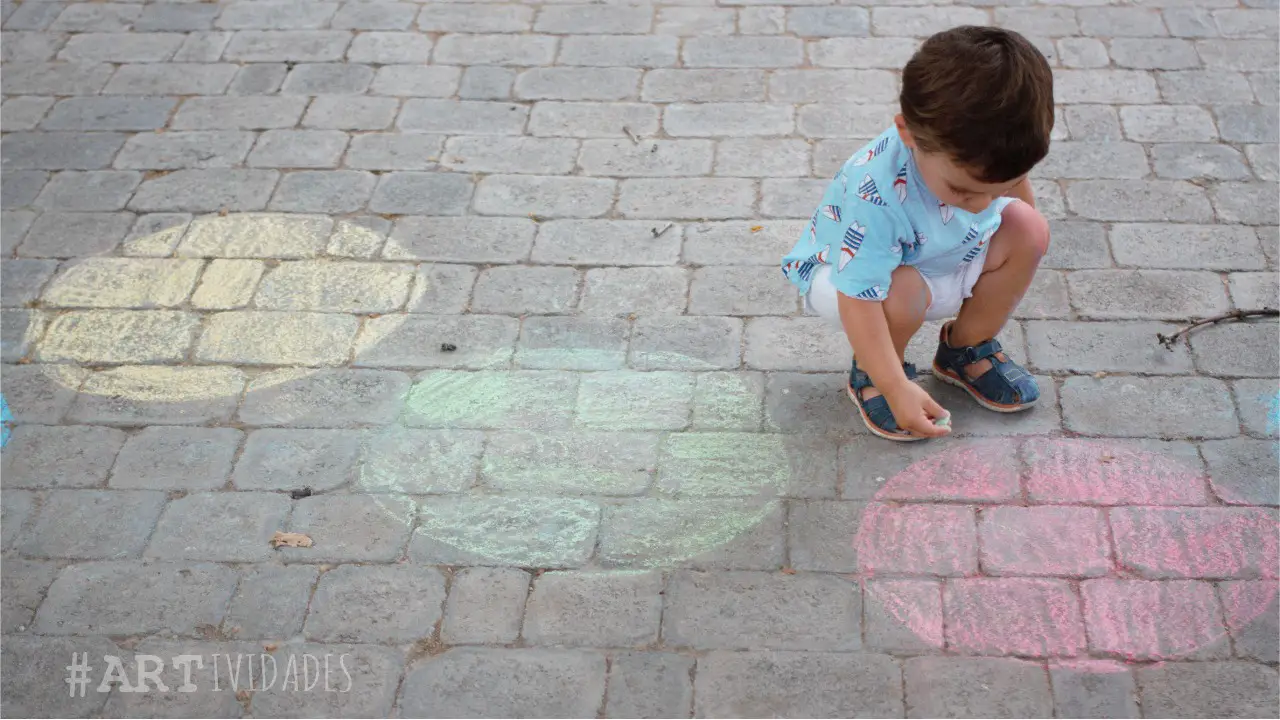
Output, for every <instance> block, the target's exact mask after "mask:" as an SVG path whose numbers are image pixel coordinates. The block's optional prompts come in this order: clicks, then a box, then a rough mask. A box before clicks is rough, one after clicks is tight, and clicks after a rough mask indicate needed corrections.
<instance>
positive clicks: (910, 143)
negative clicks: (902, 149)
mask: <svg viewBox="0 0 1280 720" xmlns="http://www.w3.org/2000/svg"><path fill="white" fill-rule="evenodd" d="M893 124H894V126H895V127H897V128H898V137H900V138H902V144H903V145H906V146H907V147H909V148H911V149H912V150H915V149H916V141H915V138H913V137H911V131H910V130H908V129H907V119H906V118H904V117H902V113H898V114H897V115H894V116H893Z"/></svg>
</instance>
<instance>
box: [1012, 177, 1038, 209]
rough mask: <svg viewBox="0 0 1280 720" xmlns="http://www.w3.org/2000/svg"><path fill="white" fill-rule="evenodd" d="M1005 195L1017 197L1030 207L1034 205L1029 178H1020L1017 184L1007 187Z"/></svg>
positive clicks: (1034, 197) (1033, 195)
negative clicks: (1007, 190)
mask: <svg viewBox="0 0 1280 720" xmlns="http://www.w3.org/2000/svg"><path fill="white" fill-rule="evenodd" d="M1005 197H1011V198H1017V199H1019V200H1021V201H1022V202H1024V203H1026V204H1028V205H1030V206H1031V207H1035V206H1036V196H1035V194H1034V193H1033V192H1032V191H1031V179H1030V178H1025V177H1024V178H1022V180H1021V181H1020V182H1018V184H1017V185H1014V186H1013V187H1011V188H1009V192H1007V193H1005Z"/></svg>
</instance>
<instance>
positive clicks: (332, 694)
mask: <svg viewBox="0 0 1280 720" xmlns="http://www.w3.org/2000/svg"><path fill="white" fill-rule="evenodd" d="M1103 2H1105V0H1078V2H1073V0H1062V1H1058V0H1048V1H1047V2H1030V1H1028V0H1020V1H1018V2H1015V3H1009V4H1005V3H994V2H993V3H990V5H988V4H987V3H985V2H984V1H983V0H977V1H976V3H975V4H964V3H960V4H946V5H939V6H930V5H929V3H927V2H922V1H921V0H901V1H900V2H898V1H896V0H888V1H887V2H884V3H881V2H879V0H870V1H869V2H868V3H866V4H839V5H835V4H830V3H825V4H824V3H823V2H822V0H785V1H784V2H781V4H779V3H778V2H777V0H760V2H757V1H756V0H720V2H716V0H685V1H684V2H679V0H675V1H673V2H671V3H663V4H660V5H656V6H652V5H630V4H589V5H575V4H561V3H559V2H552V1H549V2H546V3H544V4H511V5H499V4H488V3H477V4H467V3H448V2H434V3H427V4H422V3H413V2H383V1H377V2H329V1H323V0H316V1H311V0H307V1H303V2H297V1H292V0H286V1H280V0H252V1H246V0H235V1H231V2H148V3H142V4H133V3H120V2H44V1H40V0H25V1H23V2H17V1H16V0H15V1H11V0H6V1H5V2H4V3H3V29H4V33H3V37H2V43H0V44H2V49H3V60H4V65H3V92H4V101H3V106H2V108H0V115H2V123H3V130H4V133H5V134H4V136H3V145H2V152H0V157H2V158H3V198H2V202H3V211H4V214H3V254H4V261H3V263H0V270H2V271H3V277H2V278H0V282H2V285H3V290H2V293H0V295H2V297H3V305H4V311H3V330H4V333H3V359H4V362H5V363H6V364H5V365H4V368H3V390H4V397H5V399H6V401H7V404H8V407H9V409H10V410H11V412H12V415H13V420H14V425H15V426H14V428H13V432H12V436H11V437H10V439H9V441H8V444H7V446H6V447H5V449H4V451H3V462H4V465H3V503H2V505H3V521H2V524H3V553H4V554H3V572H2V575H0V576H2V578H3V589H2V592H0V595H2V599H3V633H4V643H3V648H4V655H3V700H4V706H5V707H4V709H5V711H6V712H7V714H9V715H12V716H25V715H58V716H80V717H85V716H139V715H169V716H173V715H189V716H236V715H252V716H260V717H271V716H386V715H389V714H399V715H401V716H440V717H456V716H469V715H486V716H512V715H523V716H568V717H575V716H588V717H591V716H597V715H601V714H603V715H604V716H632V717H634V716H655V717H685V716H689V715H691V714H692V715H696V716H779V715H786V716H807V717H826V716H843V717H848V716H899V717H900V716H903V715H904V714H905V715H907V716H912V717H922V716H923V717H928V716H989V717H1001V716H1009V717H1038V716H1045V717H1047V716H1050V715H1051V714H1054V713H1056V714H1058V715H1060V716H1081V715H1090V716H1117V717H1118V716H1135V715H1140V714H1144V715H1146V716H1150V717H1167V716H1196V717H1210V716H1239V717H1253V716H1258V717H1274V716H1276V714H1277V705H1276V696H1277V671H1276V661H1277V652H1278V649H1277V644H1278V637H1280V630H1278V629H1277V622H1276V617H1277V606H1276V595H1277V581H1276V571H1277V547H1276V545H1277V533H1276V512H1277V511H1276V505H1277V494H1278V489H1277V481H1276V474H1277V473H1276V470H1277V454H1276V448H1277V441H1276V435H1277V423H1278V422H1280V400H1278V395H1277V376H1278V375H1280V373H1278V365H1280V358H1278V352H1280V351H1278V347H1280V338H1278V337H1277V325H1276V323H1275V322H1274V321H1270V320H1268V321H1265V322H1255V323H1249V324H1230V325H1222V326H1217V327H1211V328H1207V329H1204V330H1203V331H1200V332H1198V333H1197V334H1195V335H1194V336H1193V337H1192V339H1191V341H1190V343H1189V345H1181V346H1179V347H1177V348H1176V349H1174V350H1165V349H1163V348H1161V347H1159V346H1158V345H1157V343H1156V339H1155V338H1156V333H1157V332H1168V331H1169V329H1170V328H1173V327H1175V326H1176V325H1177V324H1178V322H1179V321H1182V320H1185V319H1187V318H1189V317H1195V316H1206V315H1212V314H1216V313H1220V312H1223V311H1227V310H1230V309H1232V308H1254V307H1261V306H1263V305H1271V306H1275V305H1276V304H1277V272H1276V271H1277V260H1278V257H1277V256H1278V255H1280V235H1278V234H1277V227H1276V225H1277V173H1278V169H1277V164H1278V163H1277V160H1278V151H1277V133H1278V130H1277V125H1278V121H1277V107H1276V106H1277V88H1278V85H1280V76H1278V74H1277V70H1278V63H1277V40H1276V38H1277V15H1278V13H1277V9H1276V5H1275V2H1274V0H1243V2H1238V0H1189V1H1184V0H1167V1H1163V2H1162V0H1139V1H1137V2H1133V3H1128V4H1124V5H1105V4H1102V3H1103ZM1006 5H1011V6H1006ZM962 23H996V24H1000V25H1004V26H1007V27H1011V28H1015V29H1017V30H1019V31H1022V32H1024V33H1025V34H1027V35H1028V36H1029V37H1032V38H1033V39H1035V41H1036V42H1037V44H1038V45H1039V46H1040V47H1041V48H1042V49H1043V50H1044V52H1046V53H1047V54H1048V56H1049V57H1050V58H1051V60H1052V63H1053V65H1054V69H1055V74H1056V92H1057V97H1058V99H1059V101H1060V103H1061V105H1060V107H1059V116H1058V122H1057V125H1056V128H1055V135H1054V137H1055V144H1054V147H1053V150H1052V152H1051V154H1050V157H1049V158H1048V159H1047V160H1046V161H1045V163H1044V164H1043V166H1042V167H1041V168H1039V169H1038V170H1037V171H1036V174H1035V177H1036V178H1037V179H1036V181H1035V189H1036V194H1037V197H1038V198H1039V202H1040V205H1041V208H1042V210H1043V211H1044V213H1045V214H1046V215H1047V216H1048V217H1050V218H1051V221H1052V225H1053V236H1054V239H1053V246H1052V250H1051V252H1050V254H1049V256H1048V257H1047V258H1046V260H1045V263H1044V268H1043V269H1042V270H1041V271H1040V273H1039V275H1038V276H1037V281H1036V283H1035V285H1034V287H1033V289H1032V291H1031V292H1030V293H1029V295H1028V297H1027V298H1026V300H1025V301H1024V302H1023V303H1022V306H1021V307H1020V308H1019V311H1018V315H1017V318H1016V322H1012V323H1011V324H1010V325H1009V326H1008V328H1007V329H1006V331H1005V333H1004V335H1003V339H1004V340H1005V342H1006V345H1007V346H1008V347H1009V348H1010V349H1011V352H1012V353H1013V354H1014V355H1015V356H1016V357H1018V358H1021V359H1025V361H1026V362H1027V363H1028V364H1029V366H1030V367H1031V368H1032V370H1033V371H1034V372H1036V373H1037V375H1038V377H1039V379H1040V383H1041V387H1042V388H1043V390H1044V396H1045V397H1044V400H1043V401H1042V403H1041V405H1040V407H1038V408H1037V409H1035V410H1034V411H1032V412H1030V413H1028V414H1026V415H1023V416H1018V417H1003V416H996V415H994V414H991V413H987V412H985V411H982V410H980V409H977V408H976V407H975V406H973V405H972V404H971V403H969V402H967V401H966V400H965V399H964V398H963V397H962V396H961V395H959V394H958V393H957V392H955V391H952V390H951V389H949V388H947V387H942V386H938V385H935V384H933V382H932V379H931V378H925V379H924V380H922V382H924V383H925V384H926V385H928V387H929V388H930V390H931V391H934V390H936V392H937V396H938V397H939V398H940V399H941V401H942V402H943V403H944V404H945V405H946V406H948V407H949V408H950V409H951V410H952V411H953V412H954V418H955V422H954V426H955V431H956V433H955V436H954V437H952V438H950V439H947V440H945V441H939V442H932V443H928V444H923V445H913V446H910V447H907V448H903V447H899V446H896V445H892V446H891V445H890V444H888V443H885V442H882V441H879V440H876V439H874V438H872V437H871V436H870V435H868V434H867V433H866V431H865V429H864V428H863V427H862V426H861V424H860V423H859V422H857V421H856V419H855V415H854V413H853V411H852V409H851V407H850V405H849V404H848V401H847V400H846V399H844V397H843V395H842V384H843V373H844V372H845V371H846V370H847V367H848V361H849V358H848V348H847V347H846V346H845V344H844V342H843V340H842V339H841V338H840V337H838V336H835V335H833V334H831V333H830V332H829V331H828V330H826V329H824V328H823V326H822V325H821V324H820V321H819V320H818V319H817V318H814V317H807V316H805V315H804V313H803V312H802V311H801V308H800V305H799V303H798V302H797V298H796V296H795V294H794V293H793V292H792V291H791V290H790V288H789V286H788V285H787V284H786V283H785V281H784V280H783V278H782V277H781V274H780V273H779V271H778V260H779V258H780V256H781V254H782V253H783V252H785V250H786V249H787V248H789V247H790V245H791V243H792V239H793V238H794V237H795V236H796V235H797V233H798V232H799V230H800V228H801V227H802V226H803V224H804V223H805V221H806V218H807V217H808V216H809V214H810V213H811V212H812V210H813V207H814V204H815V203H816V201H817V198H818V196H819V193H820V190H821V188H822V187H823V184H824V179H825V178H828V177H830V176H831V175H832V174H833V173H834V171H835V169H836V168H837V167H838V165H839V164H840V163H841V162H842V161H843V160H844V159H845V158H846V157H847V156H848V155H849V154H850V153H851V152H852V151H853V150H854V149H855V148H856V147H857V146H858V145H859V144H860V143H861V142H863V141H864V140H865V139H866V138H869V137H871V136H873V135H875V134H876V133H878V132H879V130H880V129H881V128H882V127H883V126H885V124H886V123H887V122H888V121H889V119H890V117H891V113H892V112H893V103H894V100H895V92H896V84H897V82H898V73H897V69H898V68H900V66H901V64H902V63H903V62H904V61H905V60H906V59H907V57H908V56H909V54H910V53H911V52H912V50H913V48H914V47H915V45H916V44H917V42H918V41H919V39H920V38H921V37H923V36H926V35H928V34H930V33H932V32H934V31H936V30H939V29H943V28H945V27H949V26H952V25H956V24H962ZM936 332H937V326H936V325H930V326H927V327H926V328H925V329H924V330H923V331H922V332H921V334H920V336H919V337H918V338H917V340H916V341H915V343H914V344H913V346H912V351H911V358H910V359H913V360H915V361H917V362H920V363H922V364H927V363H928V361H929V359H930V358H931V354H932V348H933V343H934V342H935V338H936ZM304 488H305V489H309V491H310V493H311V494H310V495H309V496H307V490H305V489H304ZM276 531H293V532H299V533H304V534H306V535H308V536H309V537H310V538H311V539H312V540H313V541H314V544H313V545H312V546H311V547H309V548H308V547H299V548H291V547H284V548H280V549H273V548H272V547H271V546H270V544H269V540H270V539H271V538H272V536H273V534H274V533H275V532H276ZM182 655H187V656H191V655H194V656H197V657H198V658H199V660H200V662H201V663H202V665H201V666H196V665H195V664H194V660H190V659H188V660H190V662H188V663H187V665H186V666H187V667H188V669H190V670H192V674H191V675H190V676H188V677H187V678H186V679H185V680H184V677H183V671H182V669H181V668H182V665H183V661H180V660H179V656H182ZM106 656H115V657H118V658H121V660H120V663H121V664H122V667H124V668H125V670H126V675H125V677H126V678H128V679H126V680H125V681H124V682H123V683H121V682H116V683H115V685H114V687H115V689H111V687H112V686H111V685H110V684H108V685H107V686H104V691H103V692H98V691H97V690H98V688H99V683H100V682H102V679H103V677H104V676H105V675H107V674H108V669H109V667H110V661H108V660H107V659H105V658H106ZM148 656H149V657H148ZM245 658H249V659H250V660H249V661H248V662H247V663H245V664H243V665H241V664H240V663H241V662H242V661H244V660H245ZM264 658H265V659H264ZM73 660H75V661H76V663H78V662H80V661H83V662H85V664H87V665H88V666H89V669H88V671H87V672H86V674H85V677H87V678H88V680H89V682H88V683H87V684H81V685H80V689H81V692H80V693H78V694H77V693H76V690H77V684H76V683H70V684H69V683H68V682H67V681H66V676H67V674H68V669H67V666H68V665H69V664H73ZM161 666H162V667H161ZM237 668H239V669H242V670H243V672H239V673H237V672H236V671H237ZM135 670H146V671H155V673H156V674H155V676H154V677H155V678H157V679H158V680H161V681H163V682H164V683H165V685H166V687H167V688H168V691H167V692H161V691H160V690H159V689H158V688H157V686H156V684H155V682H149V683H148V685H147V687H148V688H149V689H150V690H151V691H150V692H123V691H122V688H121V685H122V684H123V685H124V686H125V687H129V686H131V685H137V684H139V680H138V677H137V674H136V673H135ZM115 678H116V680H117V681H118V680H119V679H120V676H118V675H117V676H115ZM73 679H74V678H73ZM250 683H255V684H254V685H252V686H251V685H250ZM291 683H292V684H291ZM264 686H267V689H263V687H264ZM183 690H194V692H184V691H183Z"/></svg>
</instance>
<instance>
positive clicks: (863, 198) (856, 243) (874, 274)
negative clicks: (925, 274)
mask: <svg viewBox="0 0 1280 720" xmlns="http://www.w3.org/2000/svg"><path fill="white" fill-rule="evenodd" d="M889 202H891V201H887V200H885V199H884V198H882V196H881V195H880V192H879V188H878V187H877V184H876V182H875V181H874V180H873V179H872V177H871V175H870V174H865V175H862V176H858V175H852V176H850V177H848V179H847V184H846V189H845V191H844V194H843V196H842V198H841V202H840V204H839V205H827V206H824V207H823V208H821V209H820V211H819V213H820V215H822V216H823V217H822V218H820V219H819V222H818V228H819V230H818V232H820V233H821V232H824V231H825V232H826V233H827V234H828V235H827V237H826V238H824V239H826V240H828V241H829V242H830V245H829V247H830V248H831V253H832V257H831V259H830V261H829V262H830V263H831V264H832V265H833V266H834V268H835V272H834V273H832V275H831V281H832V283H833V284H834V285H835V287H836V290H838V291H840V292H841V293H842V294H844V295H848V296H849V297H852V298H857V299H859V300H875V301H882V300H884V299H885V298H886V297H888V296H889V285H890V282H891V278H892V276H893V271H894V270H895V269H897V267H898V265H900V264H902V245H901V243H900V242H899V240H898V237H899V236H900V235H901V232H900V230H899V226H900V224H901V223H899V222H898V220H897V217H896V213H895V210H896V208H894V207H893V206H891V205H889V204H888V203H889ZM824 220H825V222H823V221H824Z"/></svg>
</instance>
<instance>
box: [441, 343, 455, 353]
mask: <svg viewBox="0 0 1280 720" xmlns="http://www.w3.org/2000/svg"><path fill="white" fill-rule="evenodd" d="M457 349H458V346H457V345H454V344H453V343H441V344H440V351H441V352H453V351H454V350H457Z"/></svg>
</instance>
